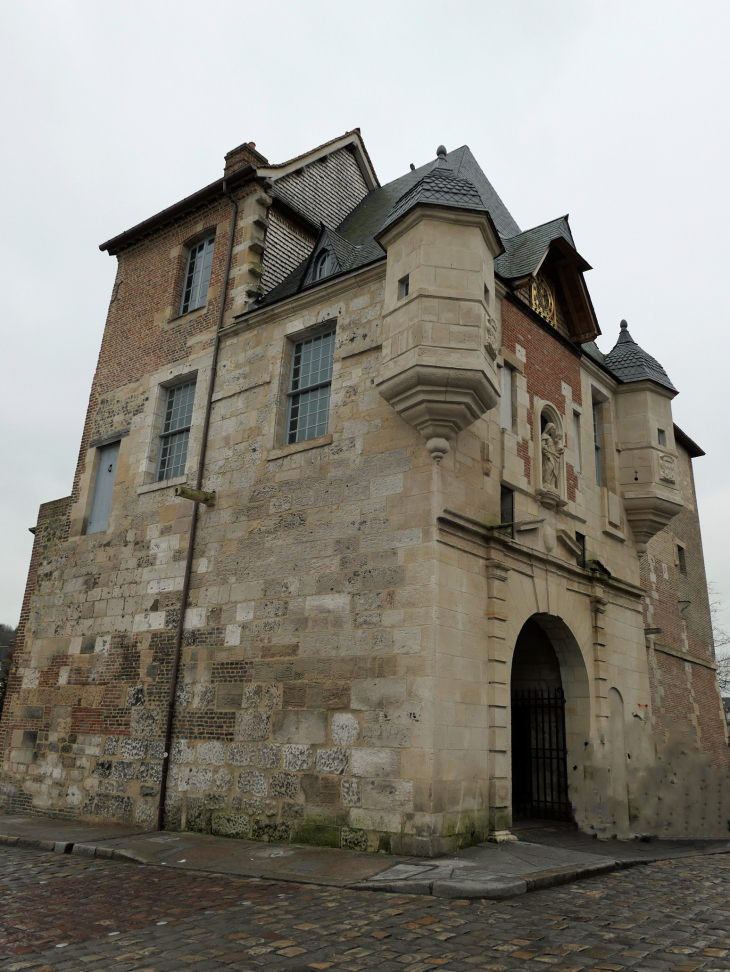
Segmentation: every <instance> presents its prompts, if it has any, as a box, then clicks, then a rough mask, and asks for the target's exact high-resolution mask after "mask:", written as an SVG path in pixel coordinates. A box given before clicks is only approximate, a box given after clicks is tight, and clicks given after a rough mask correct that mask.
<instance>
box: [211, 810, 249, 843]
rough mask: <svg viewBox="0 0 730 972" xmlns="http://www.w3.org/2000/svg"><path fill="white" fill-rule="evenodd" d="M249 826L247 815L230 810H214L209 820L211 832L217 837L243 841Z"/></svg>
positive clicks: (247, 833)
mask: <svg viewBox="0 0 730 972" xmlns="http://www.w3.org/2000/svg"><path fill="white" fill-rule="evenodd" d="M250 827H251V824H250V820H249V817H248V815H247V814H245V813H234V812H233V811H231V810H216V811H214V812H213V816H212V818H211V830H212V832H213V833H214V834H216V835H217V836H218V837H238V838H241V839H243V840H245V839H246V838H247V837H248V835H249V830H250Z"/></svg>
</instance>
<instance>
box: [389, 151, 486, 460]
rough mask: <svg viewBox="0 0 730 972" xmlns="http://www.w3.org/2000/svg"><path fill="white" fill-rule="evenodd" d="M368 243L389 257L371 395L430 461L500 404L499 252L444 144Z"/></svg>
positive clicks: (479, 200) (478, 204)
mask: <svg viewBox="0 0 730 972" xmlns="http://www.w3.org/2000/svg"><path fill="white" fill-rule="evenodd" d="M377 239H378V242H379V243H380V244H381V246H382V247H383V248H384V249H385V250H386V251H387V254H388V262H387V271H386V283H385V301H384V312H383V339H384V340H383V361H382V367H381V370H380V379H379V381H378V391H379V392H380V394H381V395H382V396H383V398H385V399H386V401H388V402H389V403H390V404H391V405H392V406H393V408H394V409H395V410H396V411H397V412H398V413H399V414H400V415H401V416H402V417H403V418H404V419H405V420H406V421H407V422H409V423H410V424H411V425H413V426H414V427H415V428H417V429H418V431H419V432H420V433H421V435H422V436H423V437H424V439H426V445H427V448H428V451H429V452H430V453H431V455H432V456H433V458H434V459H435V460H436V461H437V462H439V461H440V460H441V459H442V457H443V456H444V455H445V454H446V453H447V452H448V451H449V448H450V446H449V442H450V441H452V440H453V439H454V438H455V437H456V435H457V434H458V433H459V432H461V431H462V429H465V428H467V427H468V426H470V425H471V424H472V423H473V422H475V421H476V420H477V419H478V418H480V416H482V415H483V414H484V413H485V412H487V411H489V409H490V408H493V407H494V405H496V403H497V401H498V399H499V392H498V390H497V388H498V384H497V376H496V372H495V369H494V365H493V361H492V358H491V357H490V355H489V354H488V353H487V350H486V345H487V344H488V343H491V344H494V339H495V335H494V334H490V331H489V329H490V326H491V327H492V328H494V324H493V322H492V319H491V317H490V315H489V309H488V307H487V299H488V298H487V296H485V295H488V294H490V293H491V294H493V293H494V258H495V256H497V255H498V254H500V253H501V252H503V248H502V244H501V242H500V239H499V236H498V234H497V231H496V229H495V227H494V224H493V222H492V220H491V217H490V215H489V213H488V211H487V209H486V207H485V206H484V203H483V201H482V198H481V196H480V195H479V192H478V191H477V189H476V187H475V186H474V185H473V184H472V183H471V182H469V181H467V180H465V179H457V178H456V177H455V175H454V173H453V171H452V170H451V169H450V168H449V166H448V162H447V159H446V149H445V148H444V147H443V146H439V149H438V160H437V162H436V164H435V166H434V167H433V168H432V169H431V170H430V171H429V172H428V173H427V174H426V175H425V176H424V177H423V178H422V179H420V180H419V181H418V182H417V183H416V185H415V186H413V187H412V188H410V189H409V190H408V192H406V193H405V194H404V195H403V196H401V198H400V199H398V200H397V202H396V203H395V205H394V206H393V208H392V210H391V212H390V215H389V217H388V219H387V220H386V223H385V225H384V227H383V229H382V230H381V231H380V233H379V234H378V237H377Z"/></svg>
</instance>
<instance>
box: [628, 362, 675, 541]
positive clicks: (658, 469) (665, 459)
mask: <svg viewBox="0 0 730 972" xmlns="http://www.w3.org/2000/svg"><path fill="white" fill-rule="evenodd" d="M675 394H676V392H674V391H670V390H669V389H667V388H663V387H662V386H661V385H658V384H656V383H655V382H653V381H638V382H631V383H629V384H625V385H619V386H618V388H617V389H616V415H617V431H618V439H619V443H620V448H621V452H620V454H619V482H620V487H621V496H622V498H623V503H624V509H625V511H626V518H627V520H628V521H629V523H630V524H631V529H632V531H633V534H634V538H635V540H636V542H637V544H639V545H640V550H641V548H642V546H643V545H645V544H646V543H647V542H648V541H649V540H651V538H652V537H653V536H654V535H655V534H656V533H658V532H659V531H660V530H662V529H664V527H665V526H666V525H667V524H668V523H669V521H670V520H671V519H672V518H673V517H675V516H676V515H677V513H679V512H680V510H682V508H683V503H682V498H681V494H680V491H679V486H678V483H677V472H676V469H677V451H676V448H675V445H674V426H673V422H672V405H671V401H672V399H673V398H674V396H675ZM660 429H661V430H662V431H663V433H664V437H665V441H664V443H660V441H659V430H660Z"/></svg>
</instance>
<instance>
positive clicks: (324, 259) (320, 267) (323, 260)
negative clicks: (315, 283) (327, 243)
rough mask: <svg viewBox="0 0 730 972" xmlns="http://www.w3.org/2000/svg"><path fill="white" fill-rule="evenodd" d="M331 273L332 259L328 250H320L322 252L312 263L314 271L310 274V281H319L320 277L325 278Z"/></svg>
mask: <svg viewBox="0 0 730 972" xmlns="http://www.w3.org/2000/svg"><path fill="white" fill-rule="evenodd" d="M330 273H332V259H331V254H330V251H329V250H322V252H321V253H320V254H319V255H318V256H317V259H316V260H315V261H314V271H313V272H312V280H321V279H322V277H327V276H328V275H329V274H330Z"/></svg>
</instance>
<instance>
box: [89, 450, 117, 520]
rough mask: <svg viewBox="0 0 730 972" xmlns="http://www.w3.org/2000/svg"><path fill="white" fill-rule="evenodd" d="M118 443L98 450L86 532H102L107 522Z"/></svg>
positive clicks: (115, 471)
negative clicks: (97, 462)
mask: <svg viewBox="0 0 730 972" xmlns="http://www.w3.org/2000/svg"><path fill="white" fill-rule="evenodd" d="M118 458H119V443H118V442H113V443H112V444H111V445H108V446H104V447H103V448H102V449H100V450H99V467H98V469H97V471H96V483H95V484H94V499H93V500H92V502H91V516H90V517H89V525H88V526H87V528H86V532H87V533H103V531H104V530H106V528H107V526H108V524H109V510H110V509H111V505H112V490H113V489H114V477H115V476H116V474H117V459H118Z"/></svg>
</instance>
